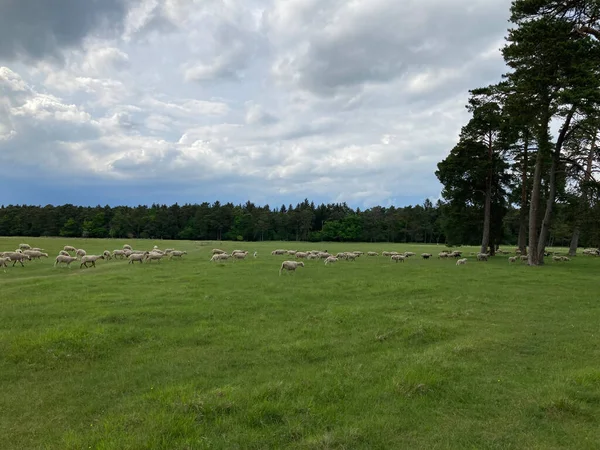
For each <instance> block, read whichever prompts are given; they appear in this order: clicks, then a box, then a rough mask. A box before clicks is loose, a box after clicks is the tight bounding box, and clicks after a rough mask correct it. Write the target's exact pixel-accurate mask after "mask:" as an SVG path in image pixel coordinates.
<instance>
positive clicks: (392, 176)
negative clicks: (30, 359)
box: [0, 0, 510, 209]
mask: <svg viewBox="0 0 600 450" xmlns="http://www.w3.org/2000/svg"><path fill="white" fill-rule="evenodd" d="M509 8H510V0H403V1H398V0H285V1H283V0H279V1H276V0H244V1H241V0H238V1H232V0H102V1H89V0H86V1H82V0H54V1H52V2H50V1H47V0H19V1H8V2H6V1H2V2H0V177H2V179H3V180H4V183H3V188H2V189H0V204H5V205H7V204H33V205H46V204H54V205H58V204H65V203H73V204H77V205H92V206H95V205H98V204H100V205H106V204H108V205H111V206H115V205H137V204H152V203H161V204H162V203H165V204H173V203H175V202H177V203H179V204H184V203H201V202H204V201H207V202H211V203H212V202H214V201H216V200H219V201H220V202H222V203H224V202H228V201H231V202H233V203H245V202H246V201H247V200H250V201H252V202H254V203H256V204H259V205H264V204H269V205H272V206H279V205H281V204H286V205H287V204H289V203H293V204H296V203H297V202H300V201H302V200H304V199H305V198H308V199H309V200H311V201H314V202H315V203H320V202H326V203H327V202H346V203H348V205H350V206H352V207H360V208H361V209H363V208H368V207H372V206H375V205H381V206H390V205H395V206H405V205H409V204H422V203H423V201H424V200H425V199H426V198H429V199H432V200H433V201H435V200H437V199H438V198H439V197H440V191H441V185H440V184H439V182H438V181H437V178H436V177H435V174H434V172H435V170H436V167H437V163H438V162H439V161H441V160H442V159H443V158H445V156H446V155H447V154H448V152H449V151H450V150H451V149H452V147H453V146H454V145H455V144H456V142H457V139H458V134H459V132H460V128H461V126H463V125H464V124H465V123H466V122H467V120H468V112H467V111H466V109H465V104H466V102H467V99H468V90H469V89H473V88H476V87H481V86H485V85H488V84H490V83H495V82H497V81H499V80H500V78H501V74H503V73H505V72H506V71H507V69H506V67H505V65H504V62H503V60H502V56H501V54H500V48H501V47H502V46H503V45H504V36H505V35H506V32H507V29H508V27H509V23H508V17H509Z"/></svg>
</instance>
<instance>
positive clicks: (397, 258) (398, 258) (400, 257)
mask: <svg viewBox="0 0 600 450" xmlns="http://www.w3.org/2000/svg"><path fill="white" fill-rule="evenodd" d="M390 259H391V260H392V261H396V262H398V261H401V262H404V260H405V259H406V256H404V255H392V256H391V258H390Z"/></svg>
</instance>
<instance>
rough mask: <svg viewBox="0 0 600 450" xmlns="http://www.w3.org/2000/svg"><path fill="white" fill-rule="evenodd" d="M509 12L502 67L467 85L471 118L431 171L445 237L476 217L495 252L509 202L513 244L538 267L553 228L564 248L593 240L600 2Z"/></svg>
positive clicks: (541, 1)
mask: <svg viewBox="0 0 600 450" xmlns="http://www.w3.org/2000/svg"><path fill="white" fill-rule="evenodd" d="M510 20H511V22H512V24H513V27H512V28H511V29H509V31H508V36H507V37H506V44H505V46H504V47H503V49H502V54H503V57H504V60H505V62H506V65H507V67H508V72H507V73H505V74H503V75H502V77H501V79H502V81H501V82H499V83H497V84H495V85H490V86H485V87H482V88H476V89H473V90H471V91H470V98H469V101H468V104H467V109H468V110H469V112H470V113H471V118H470V120H469V121H468V123H467V124H465V125H464V127H463V128H462V130H461V133H460V137H459V140H458V143H457V144H456V146H455V147H454V148H453V149H452V150H451V152H450V154H449V155H448V157H447V158H445V159H444V160H443V161H441V162H440V163H439V164H438V170H437V171H436V175H437V177H438V179H439V180H440V181H441V183H442V184H443V185H444V189H443V192H442V195H443V198H444V200H445V202H446V206H447V209H448V210H447V214H448V216H449V217H450V219H449V220H451V221H452V223H453V224H454V225H453V226H451V227H449V228H448V232H449V233H450V234H449V235H448V236H447V237H448V238H453V236H455V235H456V236H460V235H464V234H465V233H466V232H467V229H472V227H473V223H476V222H478V221H479V220H481V221H482V224H483V225H482V227H481V229H480V230H478V231H479V233H480V234H479V235H480V236H481V240H480V243H481V251H482V252H486V251H491V252H492V253H493V252H494V248H495V246H496V243H498V242H500V241H501V239H502V234H503V227H504V223H505V221H506V217H507V216H509V215H511V214H512V215H514V214H515V211H514V209H517V210H518V213H517V214H516V215H517V217H518V219H517V220H518V224H519V225H518V228H519V231H518V239H517V242H518V246H519V248H520V249H521V250H522V251H523V252H526V251H528V258H529V259H528V263H529V264H530V265H540V264H543V262H544V253H545V248H546V246H547V245H549V244H550V243H552V240H553V235H554V236H555V235H556V234H563V233H565V232H567V233H568V234H569V237H570V239H569V246H570V251H569V253H570V254H574V253H575V251H576V249H577V247H578V245H581V244H584V243H585V244H592V245H597V239H596V237H595V236H596V235H597V231H596V225H595V223H597V221H598V218H599V216H598V209H599V205H598V203H599V202H598V199H599V192H600V189H599V184H598V182H597V181H596V179H595V176H594V175H595V173H596V172H597V169H598V161H599V158H598V134H599V133H598V132H599V129H600V109H599V106H600V41H599V40H598V39H599V37H600V22H599V20H600V2H598V1H597V0H594V1H590V0H567V1H565V0H514V1H513V2H512V4H511V19H510ZM552 128H555V129H556V130H557V131H556V133H555V134H556V135H555V136H552V135H551V131H550V130H551V129H552ZM513 208H514V209H513ZM515 218H516V217H515ZM565 227H566V229H565ZM488 249H489V250H488Z"/></svg>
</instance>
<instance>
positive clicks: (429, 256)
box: [421, 253, 433, 259]
mask: <svg viewBox="0 0 600 450" xmlns="http://www.w3.org/2000/svg"><path fill="white" fill-rule="evenodd" d="M432 256H433V255H432V254H431V253H421V258H423V259H429V258H431V257H432Z"/></svg>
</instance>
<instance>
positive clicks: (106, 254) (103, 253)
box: [102, 250, 112, 260]
mask: <svg viewBox="0 0 600 450" xmlns="http://www.w3.org/2000/svg"><path fill="white" fill-rule="evenodd" d="M102 255H103V256H104V259H106V260H110V259H112V256H111V254H110V252H109V251H108V250H104V251H103V252H102Z"/></svg>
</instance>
